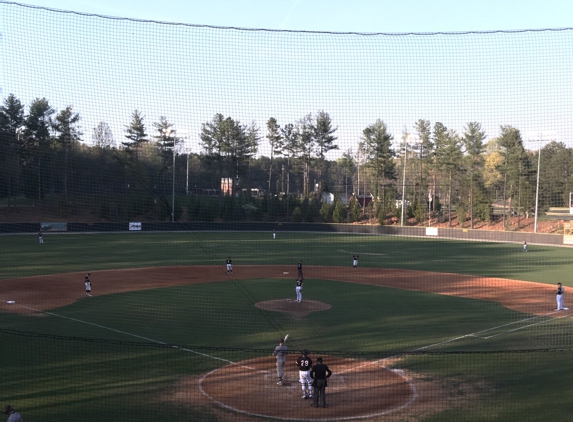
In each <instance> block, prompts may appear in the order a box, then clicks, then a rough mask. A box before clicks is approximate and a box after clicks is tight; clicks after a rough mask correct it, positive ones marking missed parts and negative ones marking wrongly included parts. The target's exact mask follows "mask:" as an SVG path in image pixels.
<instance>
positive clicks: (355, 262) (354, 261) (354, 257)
mask: <svg viewBox="0 0 573 422" xmlns="http://www.w3.org/2000/svg"><path fill="white" fill-rule="evenodd" d="M352 268H354V269H356V268H358V254H357V253H355V254H354V255H352Z"/></svg>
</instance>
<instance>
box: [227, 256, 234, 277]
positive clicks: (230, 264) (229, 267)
mask: <svg viewBox="0 0 573 422" xmlns="http://www.w3.org/2000/svg"><path fill="white" fill-rule="evenodd" d="M231 274H233V261H232V260H231V257H228V258H227V275H231Z"/></svg>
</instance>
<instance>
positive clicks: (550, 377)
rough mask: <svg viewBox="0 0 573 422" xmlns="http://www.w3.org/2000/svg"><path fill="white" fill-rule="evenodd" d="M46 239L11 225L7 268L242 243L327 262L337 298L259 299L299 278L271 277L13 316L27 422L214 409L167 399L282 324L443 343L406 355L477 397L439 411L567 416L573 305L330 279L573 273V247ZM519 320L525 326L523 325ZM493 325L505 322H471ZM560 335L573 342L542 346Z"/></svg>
mask: <svg viewBox="0 0 573 422" xmlns="http://www.w3.org/2000/svg"><path fill="white" fill-rule="evenodd" d="M36 242H37V239H36V237H35V236H0V250H1V251H2V256H3V260H2V264H1V267H0V277H1V278H3V279H6V278H13V277H19V276H26V275H35V274H50V273H58V272H72V271H88V270H90V271H95V270H98V269H109V268H125V267H146V266H159V265H161V266H164V265H195V264H200V265H205V264H207V265H208V264H212V265H222V264H223V263H224V260H225V259H226V257H227V256H229V255H230V256H231V257H232V258H233V261H234V262H235V263H236V264H250V265H255V264H264V265H267V264H268V265H270V264H285V265H293V269H294V266H295V264H296V262H298V260H299V259H303V260H304V263H305V265H323V266H325V267H326V269H325V279H307V280H305V289H304V296H303V298H304V299H312V300H319V301H322V302H326V303H329V304H330V305H332V308H331V309H329V310H326V311H320V312H316V313H313V314H310V315H308V316H305V317H294V316H291V315H287V314H282V313H278V312H271V311H263V310H260V309H258V308H256V307H254V303H256V302H259V301H264V300H272V299H280V298H286V297H293V295H294V291H293V290H294V289H293V285H292V282H291V281H285V280H278V279H272V278H268V279H266V278H264V279H255V280H232V281H225V282H220V283H208V284H202V285H201V284H199V285H188V286H177V287H169V288H162V289H156V290H145V291H137V292H132V293H121V294H113V295H108V296H100V297H94V298H91V299H82V300H79V301H77V302H75V303H73V304H70V305H68V306H65V307H62V308H58V309H53V310H50V314H48V315H46V316H44V317H37V316H36V317H27V316H20V315H13V314H0V344H1V345H2V346H1V349H0V353H1V358H2V359H1V361H2V363H3V364H2V366H3V373H4V378H5V382H4V384H3V385H4V386H5V388H3V389H2V390H1V391H2V393H1V394H0V400H2V402H11V403H12V404H13V405H15V406H17V407H18V409H20V410H21V411H22V413H23V416H24V417H25V420H26V421H27V422H28V421H30V420H32V421H33V420H42V421H45V422H51V421H61V420H83V421H87V422H90V421H96V420H98V421H99V420H101V419H102V418H110V417H111V418H112V419H115V420H121V421H156V420H163V419H166V418H167V419H169V420H204V421H209V420H216V418H215V416H214V414H213V413H212V412H211V410H210V409H209V408H208V407H205V408H202V407H199V408H198V407H190V406H189V405H187V406H185V405H182V404H174V403H173V404H170V405H166V404H165V402H164V401H162V400H160V397H163V396H172V395H175V394H177V393H178V392H180V389H182V388H183V387H181V386H180V385H179V382H180V380H181V379H182V378H183V377H185V376H189V375H199V374H203V373H206V372H208V371H209V370H211V369H214V368H216V367H218V366H220V365H222V364H223V363H222V362H221V361H220V360H217V359H216V358H220V359H227V360H229V361H233V362H236V361H240V360H244V359H248V358H251V357H255V356H267V355H268V353H269V352H270V350H271V349H272V348H273V347H274V346H275V344H276V339H277V337H279V336H282V335H284V334H285V333H289V334H290V339H289V346H290V347H291V349H294V350H297V349H299V348H302V347H304V348H307V349H310V350H312V351H314V352H316V351H320V352H321V353H322V352H324V353H338V354H343V355H347V356H352V355H356V354H357V353H358V354H360V355H361V356H365V357H369V358H376V357H378V358H380V357H386V356H393V355H396V354H398V353H402V352H419V351H428V352H433V353H436V354H428V355H420V356H418V355H412V356H410V355H405V357H404V359H403V360H401V361H399V362H396V363H395V364H394V365H396V366H397V367H398V368H401V369H408V370H410V371H414V372H416V373H418V374H421V376H423V377H425V378H427V379H431V380H437V381H438V382H440V383H443V384H444V385H445V386H446V387H447V388H448V389H449V390H450V391H451V392H452V395H453V396H457V395H460V394H461V395H464V394H466V395H467V396H468V397H469V398H470V399H469V402H468V401H467V400H466V401H465V403H466V404H465V405H464V407H463V408H455V409H451V410H448V411H445V412H442V413H440V414H438V415H436V416H433V417H430V419H429V420H432V421H483V420H503V421H526V420H531V421H533V420H536V421H537V420H542V419H545V416H550V419H551V420H568V418H569V415H570V411H569V409H568V408H567V406H563V405H561V406H560V405H559V404H560V403H561V404H563V403H566V402H567V401H568V398H567V397H569V396H570V395H571V394H573V387H572V386H571V383H570V382H569V374H570V373H571V372H572V371H573V362H572V361H571V359H570V357H571V352H570V351H569V349H570V347H571V343H572V342H573V329H572V328H571V323H570V321H571V319H570V318H567V319H559V320H550V319H535V320H534V321H528V320H527V319H528V318H530V317H531V316H530V315H527V314H523V313H520V312H517V311H512V310H509V309H506V308H504V307H502V306H501V305H499V304H496V303H490V302H484V301H478V300H473V299H465V298H458V297H447V296H441V295H436V294H428V293H421V292H405V291H402V290H398V289H390V288H384V287H377V286H369V285H359V284H349V283H343V282H335V281H329V280H327V279H326V278H327V276H328V273H329V270H328V266H334V265H350V264H351V255H352V253H353V252H357V253H359V254H360V265H361V266H364V267H383V268H386V267H393V268H406V269H420V270H429V271H445V272H457V273H465V274H482V275H486V276H494V277H507V278H516V279H523V280H532V281H540V282H547V283H555V282H556V280H561V281H562V282H563V283H564V284H565V285H569V283H568V282H569V280H567V279H566V278H565V277H566V274H567V273H566V271H567V269H568V268H567V267H568V257H569V254H570V250H569V249H565V248H550V247H545V246H544V247H535V246H530V249H531V252H528V253H523V252H521V246H520V245H506V244H494V243H464V242H454V241H443V240H437V239H432V240H427V239H407V238H397V237H389V236H358V235H340V234H316V235H315V234H299V233H279V236H278V238H277V239H276V240H275V241H273V240H272V238H271V235H270V233H269V234H267V233H170V234H160V233H153V234H151V233H129V234H98V235H48V236H46V243H45V244H44V245H38V244H37V243H36ZM0 283H1V281H0ZM522 321H527V322H522ZM507 324H509V325H507ZM506 325H507V328H506ZM526 325H527V326H526ZM515 327H523V329H518V330H514V331H512V329H513V328H515ZM483 330H492V331H490V332H489V333H490V334H491V333H495V334H496V335H495V336H491V337H489V338H485V337H488V336H485V335H471V334H473V333H478V332H480V331H483ZM18 332H19V333H33V335H31V334H30V335H17V333H18ZM11 333H12V334H11ZM138 344H139V345H138ZM165 344H167V345H173V344H176V345H179V346H186V347H187V348H188V351H185V350H184V349H174V348H172V347H162V346H164V345H165ZM558 348H563V349H567V351H566V352H563V351H561V352H557V351H553V352H541V351H536V352H531V350H534V349H558ZM230 349H236V350H230ZM512 350H519V351H521V352H520V353H515V352H513V353H510V351H512ZM525 350H526V351H528V352H523V351H525ZM195 351H197V352H199V353H202V354H201V355H200V354H197V353H195ZM438 352H441V354H437V353H438ZM482 352H495V353H482ZM210 356H211V357H210ZM474 396H475V397H474ZM468 403H469V404H468ZM103 404H105V405H103ZM102 408H103V409H102ZM62 416H64V418H62ZM540 418H541V419H540Z"/></svg>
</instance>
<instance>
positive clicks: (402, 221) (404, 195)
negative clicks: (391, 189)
mask: <svg viewBox="0 0 573 422" xmlns="http://www.w3.org/2000/svg"><path fill="white" fill-rule="evenodd" d="M403 138H404V171H403V172H402V211H401V216H400V226H403V225H404V206H405V205H406V164H407V162H408V140H412V141H414V142H420V141H419V139H417V138H414V136H412V135H409V134H408V133H407V132H406V129H404V136H403Z"/></svg>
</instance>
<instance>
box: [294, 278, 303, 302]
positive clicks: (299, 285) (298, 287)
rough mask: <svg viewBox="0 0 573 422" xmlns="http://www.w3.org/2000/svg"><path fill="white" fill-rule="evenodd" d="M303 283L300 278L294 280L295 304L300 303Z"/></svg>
mask: <svg viewBox="0 0 573 422" xmlns="http://www.w3.org/2000/svg"><path fill="white" fill-rule="evenodd" d="M303 283H304V280H303V279H302V278H297V279H296V288H295V291H296V301H297V302H302V284H303Z"/></svg>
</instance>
